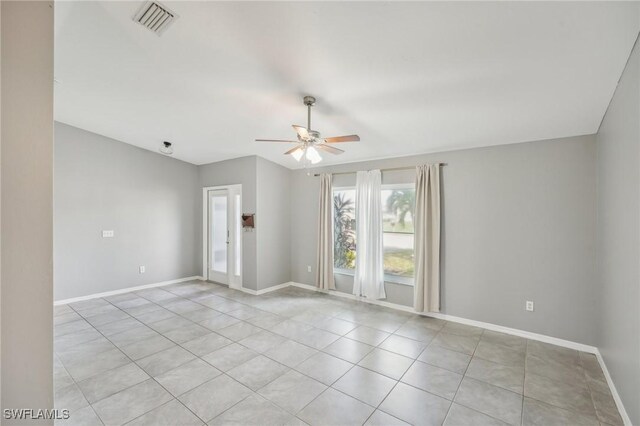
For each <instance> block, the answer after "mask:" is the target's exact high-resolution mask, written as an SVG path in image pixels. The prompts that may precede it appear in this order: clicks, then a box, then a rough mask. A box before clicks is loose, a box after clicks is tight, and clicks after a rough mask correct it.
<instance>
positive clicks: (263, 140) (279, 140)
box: [256, 139, 300, 143]
mask: <svg viewBox="0 0 640 426" xmlns="http://www.w3.org/2000/svg"><path fill="white" fill-rule="evenodd" d="M256 142H287V143H300V141H286V140H283V139H256Z"/></svg>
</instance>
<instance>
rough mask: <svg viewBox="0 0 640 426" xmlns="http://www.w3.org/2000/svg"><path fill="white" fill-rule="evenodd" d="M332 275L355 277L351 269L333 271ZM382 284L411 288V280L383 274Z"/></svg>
mask: <svg viewBox="0 0 640 426" xmlns="http://www.w3.org/2000/svg"><path fill="white" fill-rule="evenodd" d="M333 273H334V274H337V275H348V276H350V277H353V276H354V275H355V271H354V270H353V269H334V270H333ZM384 282H385V283H393V284H400V285H406V286H409V287H413V278H409V277H399V276H397V275H390V274H384Z"/></svg>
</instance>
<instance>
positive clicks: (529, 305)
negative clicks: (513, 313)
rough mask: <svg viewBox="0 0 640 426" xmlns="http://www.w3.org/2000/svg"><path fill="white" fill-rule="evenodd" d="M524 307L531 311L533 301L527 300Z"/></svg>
mask: <svg viewBox="0 0 640 426" xmlns="http://www.w3.org/2000/svg"><path fill="white" fill-rule="evenodd" d="M524 308H525V309H526V310H527V311H529V312H533V302H532V301H531V300H527V302H526V303H525V305H524Z"/></svg>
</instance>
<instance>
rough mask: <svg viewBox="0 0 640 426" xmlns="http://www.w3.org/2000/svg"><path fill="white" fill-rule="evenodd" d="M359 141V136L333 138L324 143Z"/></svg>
mask: <svg viewBox="0 0 640 426" xmlns="http://www.w3.org/2000/svg"><path fill="white" fill-rule="evenodd" d="M359 140H360V136H358V135H347V136H333V137H331V138H324V141H325V142H327V143H338V142H358V141H359Z"/></svg>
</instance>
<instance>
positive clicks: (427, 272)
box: [413, 164, 440, 312]
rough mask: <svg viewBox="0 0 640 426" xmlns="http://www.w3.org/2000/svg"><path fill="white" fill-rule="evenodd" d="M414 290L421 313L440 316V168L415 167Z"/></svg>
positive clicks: (437, 165)
mask: <svg viewBox="0 0 640 426" xmlns="http://www.w3.org/2000/svg"><path fill="white" fill-rule="evenodd" d="M413 221H414V231H415V238H414V245H415V246H414V249H415V260H414V261H415V265H414V266H415V287H414V297H413V307H414V308H415V310H416V311H418V312H440V166H439V164H425V165H422V166H418V167H416V208H415V216H414V219H413Z"/></svg>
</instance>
